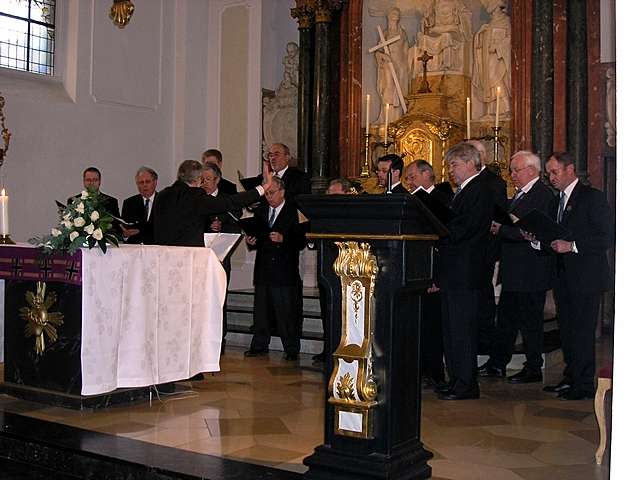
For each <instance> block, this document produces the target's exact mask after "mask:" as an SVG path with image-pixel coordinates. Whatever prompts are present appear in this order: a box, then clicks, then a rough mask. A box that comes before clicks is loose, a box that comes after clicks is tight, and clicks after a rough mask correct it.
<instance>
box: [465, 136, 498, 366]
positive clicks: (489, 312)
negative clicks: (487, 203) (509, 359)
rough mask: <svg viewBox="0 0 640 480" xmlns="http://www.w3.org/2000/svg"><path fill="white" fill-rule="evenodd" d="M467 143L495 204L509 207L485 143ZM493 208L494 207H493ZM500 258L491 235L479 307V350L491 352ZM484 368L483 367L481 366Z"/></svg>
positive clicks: (496, 240) (496, 242)
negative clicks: (495, 277)
mask: <svg viewBox="0 0 640 480" xmlns="http://www.w3.org/2000/svg"><path fill="white" fill-rule="evenodd" d="M467 143H469V144H470V145H473V147H475V148H476V149H477V150H478V152H479V153H480V162H481V163H482V168H481V169H480V181H481V182H482V183H483V184H484V188H485V189H487V190H488V191H489V192H491V197H492V199H493V205H497V206H499V207H500V208H502V209H504V210H506V209H507V183H506V182H505V181H504V180H503V179H502V177H500V175H498V174H496V173H495V172H494V171H493V170H491V169H490V168H489V167H487V151H486V149H485V147H484V144H483V143H482V142H481V141H479V140H469V141H468V142H467ZM492 208H493V207H492ZM499 258H500V239H499V238H498V237H496V236H493V235H492V236H491V237H490V240H489V250H488V252H487V258H486V267H485V283H484V287H483V289H482V293H481V297H480V306H479V308H478V351H479V352H480V353H489V349H490V346H491V343H492V340H493V338H494V336H495V325H496V295H495V291H494V288H493V274H494V272H495V267H496V262H497V261H498V259H499ZM480 370H482V367H480Z"/></svg>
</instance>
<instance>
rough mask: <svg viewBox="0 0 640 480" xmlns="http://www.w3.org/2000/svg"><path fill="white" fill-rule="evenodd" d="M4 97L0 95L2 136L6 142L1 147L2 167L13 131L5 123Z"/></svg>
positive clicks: (0, 164) (0, 159)
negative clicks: (10, 131)
mask: <svg viewBox="0 0 640 480" xmlns="http://www.w3.org/2000/svg"><path fill="white" fill-rule="evenodd" d="M4 120H5V117H4V97H3V96H2V95H0V128H2V130H0V136H2V141H3V142H4V148H0V167H2V164H3V163H4V157H5V155H6V154H7V150H9V140H11V133H9V130H8V129H7V127H6V126H5V124H4Z"/></svg>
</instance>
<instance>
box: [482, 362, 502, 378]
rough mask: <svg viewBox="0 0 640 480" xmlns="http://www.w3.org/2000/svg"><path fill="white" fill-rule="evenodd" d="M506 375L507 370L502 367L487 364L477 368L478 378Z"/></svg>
mask: <svg viewBox="0 0 640 480" xmlns="http://www.w3.org/2000/svg"><path fill="white" fill-rule="evenodd" d="M506 375H507V369H506V368H504V367H502V368H501V367H494V366H493V365H491V364H490V363H489V362H487V363H485V364H484V365H481V366H479V367H478V376H479V377H504V376H506Z"/></svg>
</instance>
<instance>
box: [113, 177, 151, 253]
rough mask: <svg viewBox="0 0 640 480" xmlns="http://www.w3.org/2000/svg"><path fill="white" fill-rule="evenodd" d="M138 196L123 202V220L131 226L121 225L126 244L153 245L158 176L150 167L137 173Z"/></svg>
mask: <svg viewBox="0 0 640 480" xmlns="http://www.w3.org/2000/svg"><path fill="white" fill-rule="evenodd" d="M135 178H136V187H138V192H139V193H138V194H137V195H133V196H132V197H129V198H127V199H125V201H124V202H122V218H123V219H124V220H125V221H127V222H128V223H129V224H132V225H130V226H129V227H128V228H127V227H125V226H124V225H121V226H120V228H122V234H123V236H124V241H125V242H126V243H132V244H135V243H144V244H145V245H150V244H153V203H154V200H155V198H156V194H157V193H156V188H157V186H158V174H157V173H156V171H155V170H153V169H152V168H149V167H140V168H139V169H138V171H137V172H136V177H135Z"/></svg>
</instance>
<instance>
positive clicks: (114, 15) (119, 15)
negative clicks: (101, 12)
mask: <svg viewBox="0 0 640 480" xmlns="http://www.w3.org/2000/svg"><path fill="white" fill-rule="evenodd" d="M134 10H135V6H134V5H133V2H131V1H129V0H114V1H113V5H112V6H111V10H110V11H109V18H110V19H111V20H113V23H114V24H115V25H116V26H117V27H118V28H124V27H126V26H127V24H128V23H129V21H130V20H131V17H132V16H133V11H134Z"/></svg>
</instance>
